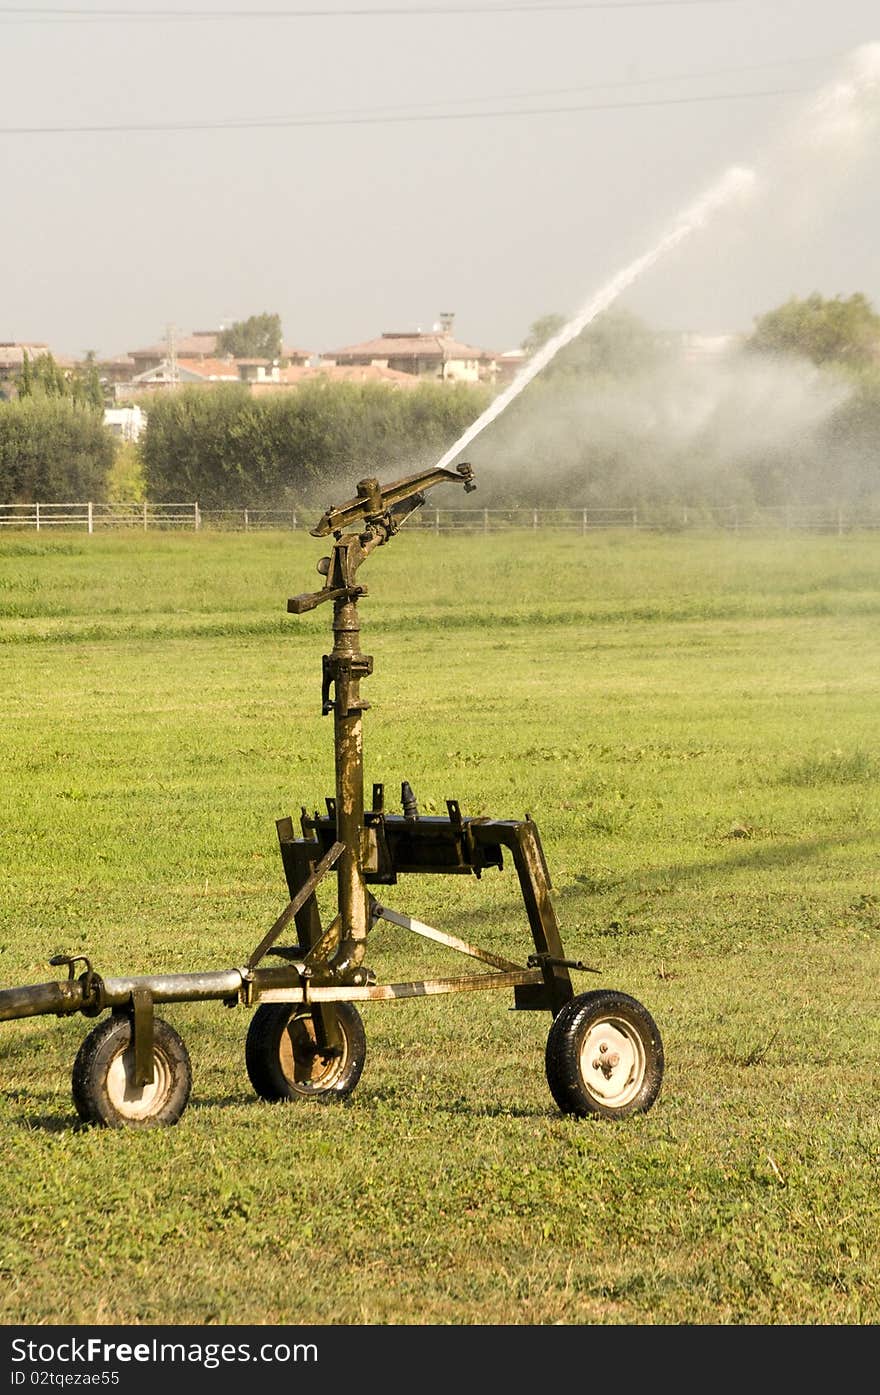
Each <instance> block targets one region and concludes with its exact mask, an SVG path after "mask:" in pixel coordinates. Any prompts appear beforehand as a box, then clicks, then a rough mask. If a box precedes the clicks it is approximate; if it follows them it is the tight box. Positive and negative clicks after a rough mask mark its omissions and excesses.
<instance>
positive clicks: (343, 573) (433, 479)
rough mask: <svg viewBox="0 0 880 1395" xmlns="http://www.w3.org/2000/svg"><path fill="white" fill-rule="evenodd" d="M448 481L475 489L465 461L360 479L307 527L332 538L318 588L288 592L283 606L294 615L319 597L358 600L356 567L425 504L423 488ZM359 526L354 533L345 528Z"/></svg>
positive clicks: (361, 591) (320, 568) (313, 605)
mask: <svg viewBox="0 0 880 1395" xmlns="http://www.w3.org/2000/svg"><path fill="white" fill-rule="evenodd" d="M447 480H452V481H453V482H454V483H455V484H463V485H464V487H465V491H466V492H467V493H470V491H471V490H474V489H476V487H477V486H476V485H475V484H474V472H473V468H472V467H471V466H470V465H467V464H464V463H462V464H461V465H457V466H456V467H455V469H454V470H445V469H439V468H436V467H435V468H434V469H431V470H422V471H421V472H420V473H419V474H417V475H406V476H405V477H404V478H403V479H400V480H395V481H394V482H393V483H392V484H386V485H384V486H383V485H380V484H379V481H378V480H377V479H375V478H373V477H370V478H368V479H363V480H360V481H359V483H358V486H357V491H358V492H357V495H356V497H355V498H354V499H349V501H348V503H347V504H341V505H339V507H338V508H337V507H335V506H332V505H331V507H330V508H329V509H328V510H327V512H326V513H325V514H324V515H323V517H322V518H321V519H320V520H319V521H318V523H317V524H316V525H315V527H314V528H312V529H310V532H311V534H312V537H314V538H323V537H326V535H327V534H328V533H332V534H333V536H334V539H335V541H334V543H333V550H332V553H331V555H330V556H329V557H322V558H321V560H320V562H319V563H318V571H319V572H320V573H321V575H322V576H324V577H326V581H325V582H324V586H323V588H322V589H321V590H320V591H306V592H303V593H302V594H301V595H299V596H292V597H291V598H290V600H289V601H288V602H287V609H288V611H289V612H291V613H292V614H294V615H303V614H304V613H305V612H306V611H308V610H314V609H315V608H316V607H317V606H319V605H320V604H321V603H322V601H337V602H341V601H357V600H358V599H359V598H360V597H361V596H364V595H366V590H367V588H366V587H365V586H357V585H356V584H355V575H356V573H357V570H358V567H359V566H360V565H361V563H362V562H363V561H365V559H366V558H367V557H368V556H369V555H370V553H371V552H372V551H373V550H374V549H375V548H377V547H381V546H382V545H383V543H386V542H388V540H389V538H393V537H394V534H395V533H397V532H398V531H399V530H400V528H401V527H402V526H403V524H404V523H405V522H406V520H407V519H408V518H409V517H411V515H412V514H414V513H415V511H416V509H418V508H420V507H421V506H422V504H423V503H424V502H425V490H426V489H430V488H431V487H432V486H433V485H435V484H443V483H444V482H445V481H447ZM358 525H360V531H359V532H345V531H344V530H345V529H351V528H354V527H357V526H358Z"/></svg>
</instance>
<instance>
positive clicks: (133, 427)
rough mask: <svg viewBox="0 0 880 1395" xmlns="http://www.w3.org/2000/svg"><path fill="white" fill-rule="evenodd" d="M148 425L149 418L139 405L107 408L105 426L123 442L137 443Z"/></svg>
mask: <svg viewBox="0 0 880 1395" xmlns="http://www.w3.org/2000/svg"><path fill="white" fill-rule="evenodd" d="M146 424H147V418H146V416H145V415H144V413H143V412H142V411H141V409H140V407H139V406H138V405H137V403H134V404H133V405H132V406H130V407H107V408H106V409H105V411H104V425H105V426H106V427H107V429H108V431H110V432H111V434H112V435H114V436H118V437H119V439H120V440H121V441H136V440H137V439H138V437H139V436H140V434H141V432H142V431H143V429H144V427H145V426H146Z"/></svg>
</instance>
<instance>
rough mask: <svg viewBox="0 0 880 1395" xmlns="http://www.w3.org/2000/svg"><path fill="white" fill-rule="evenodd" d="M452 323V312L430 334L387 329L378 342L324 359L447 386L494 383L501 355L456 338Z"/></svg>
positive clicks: (347, 347) (351, 347) (330, 352)
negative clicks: (437, 382)
mask: <svg viewBox="0 0 880 1395" xmlns="http://www.w3.org/2000/svg"><path fill="white" fill-rule="evenodd" d="M453 321H454V316H453V315H452V314H451V313H444V314H443V315H441V317H440V321H439V323H438V324H436V325H435V326H434V328H433V329H432V330H431V331H430V332H427V333H426V332H423V331H422V330H420V329H413V330H384V331H383V332H382V334H380V335H379V336H378V337H377V338H376V339H367V340H365V341H364V343H362V344H348V345H345V346H344V347H343V348H341V349H330V350H328V351H327V352H326V353H323V354H322V355H321V357H322V360H323V362H325V363H333V364H338V365H339V366H340V367H349V366H350V367H377V368H391V369H394V370H395V372H398V373H409V374H411V375H413V376H414V377H417V378H427V379H432V380H434V381H438V380H439V381H440V382H444V383H482V382H493V381H494V380H495V378H496V376H497V374H498V360H499V355H498V354H497V353H496V352H495V351H494V350H491V349H479V348H477V347H476V346H475V345H473V344H464V343H462V342H461V340H458V339H455V338H453V334H452V326H453Z"/></svg>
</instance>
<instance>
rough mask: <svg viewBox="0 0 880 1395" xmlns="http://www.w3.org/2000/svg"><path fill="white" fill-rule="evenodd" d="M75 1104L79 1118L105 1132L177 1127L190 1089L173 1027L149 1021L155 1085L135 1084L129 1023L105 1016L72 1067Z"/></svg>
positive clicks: (183, 1054)
mask: <svg viewBox="0 0 880 1395" xmlns="http://www.w3.org/2000/svg"><path fill="white" fill-rule="evenodd" d="M72 1084H73V1102H74V1104H75V1105H76V1110H77V1113H78V1114H79V1116H80V1118H81V1119H84V1120H85V1121H86V1123H88V1124H102V1125H103V1126H104V1127H105V1128H108V1129H116V1128H121V1127H122V1125H124V1124H132V1125H134V1126H135V1127H137V1128H147V1127H149V1126H150V1125H154V1124H176V1123H177V1121H178V1119H179V1118H180V1116H181V1114H182V1113H183V1111H184V1110H185V1109H186V1104H187V1100H188V1099H189V1092H190V1088H191V1086H192V1068H191V1066H190V1063H189V1055H188V1053H187V1049H186V1047H185V1046H184V1044H183V1042H182V1040H181V1039H180V1037H179V1036H178V1035H177V1033H176V1032H175V1030H174V1028H173V1027H169V1025H168V1023H167V1022H163V1021H162V1020H161V1019H160V1018H158V1017H157V1018H156V1019H155V1020H154V1022H153V1081H152V1084H150V1085H135V1084H134V1051H133V1050H132V1045H131V1022H130V1021H129V1019H128V1017H124V1016H122V1014H114V1015H113V1016H112V1017H108V1018H106V1019H105V1020H104V1021H103V1022H102V1023H101V1024H100V1025H99V1026H97V1027H95V1028H94V1030H93V1031H91V1032H89V1034H88V1036H87V1037H86V1038H85V1040H84V1041H83V1044H82V1046H81V1047H80V1048H79V1051H78V1052H77V1054H76V1060H75V1061H74V1063H73V1081H72Z"/></svg>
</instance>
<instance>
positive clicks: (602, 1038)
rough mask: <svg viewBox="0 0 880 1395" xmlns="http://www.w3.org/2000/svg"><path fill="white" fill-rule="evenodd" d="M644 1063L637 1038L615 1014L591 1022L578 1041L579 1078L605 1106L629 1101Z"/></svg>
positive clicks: (616, 1106)
mask: <svg viewBox="0 0 880 1395" xmlns="http://www.w3.org/2000/svg"><path fill="white" fill-rule="evenodd" d="M646 1064H647V1061H646V1056H645V1048H644V1045H643V1043H642V1039H641V1037H640V1036H639V1035H638V1033H637V1032H636V1031H635V1030H634V1028H632V1027H631V1026H630V1025H629V1023H628V1022H624V1021H623V1020H622V1019H621V1018H619V1017H606V1018H603V1019H602V1021H601V1022H595V1023H594V1024H593V1026H592V1027H591V1028H590V1030H589V1031H588V1032H587V1034H586V1036H585V1037H584V1039H583V1042H582V1043H581V1051H580V1068H581V1079H582V1080H583V1082H584V1085H585V1087H586V1089H587V1090H588V1091H589V1092H590V1094H591V1095H593V1096H594V1098H595V1099H596V1100H598V1101H599V1103H600V1104H604V1105H607V1106H608V1107H609V1108H613V1109H621V1108H623V1106H624V1105H627V1104H631V1103H632V1101H633V1100H634V1099H635V1098H636V1096H637V1095H638V1093H639V1091H640V1090H641V1088H642V1084H643V1083H644V1079H645V1069H646Z"/></svg>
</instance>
